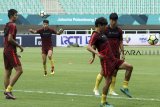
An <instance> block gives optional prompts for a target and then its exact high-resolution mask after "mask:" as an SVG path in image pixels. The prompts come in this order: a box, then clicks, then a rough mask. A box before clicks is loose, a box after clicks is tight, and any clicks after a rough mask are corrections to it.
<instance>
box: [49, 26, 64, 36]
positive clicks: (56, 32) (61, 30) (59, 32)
mask: <svg viewBox="0 0 160 107" xmlns="http://www.w3.org/2000/svg"><path fill="white" fill-rule="evenodd" d="M50 30H51V31H52V33H53V34H56V35H61V34H62V33H63V31H64V30H63V29H62V28H61V29H59V31H55V30H54V29H50Z"/></svg>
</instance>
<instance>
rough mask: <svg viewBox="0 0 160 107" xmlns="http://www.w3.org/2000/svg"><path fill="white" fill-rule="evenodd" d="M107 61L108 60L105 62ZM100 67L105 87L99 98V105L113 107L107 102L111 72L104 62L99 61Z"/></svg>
mask: <svg viewBox="0 0 160 107" xmlns="http://www.w3.org/2000/svg"><path fill="white" fill-rule="evenodd" d="M107 61H108V60H107ZM101 66H102V75H103V76H104V77H105V81H106V82H105V85H104V87H103V90H102V96H101V104H100V107H113V106H112V105H110V104H109V103H108V102H107V94H108V90H109V86H110V84H111V81H112V74H113V73H112V72H111V71H109V70H110V69H109V66H108V65H107V63H106V60H101Z"/></svg>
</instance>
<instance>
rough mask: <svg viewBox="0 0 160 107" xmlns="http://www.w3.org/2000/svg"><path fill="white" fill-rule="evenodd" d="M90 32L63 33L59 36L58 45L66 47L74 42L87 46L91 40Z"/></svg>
mask: <svg viewBox="0 0 160 107" xmlns="http://www.w3.org/2000/svg"><path fill="white" fill-rule="evenodd" d="M90 37H91V35H90V34H73V35H72V34H70V35H67V34H62V35H59V36H57V43H56V45H57V46H63V47H66V46H68V45H72V44H75V43H77V44H79V46H86V45H87V44H88V42H89V40H90Z"/></svg>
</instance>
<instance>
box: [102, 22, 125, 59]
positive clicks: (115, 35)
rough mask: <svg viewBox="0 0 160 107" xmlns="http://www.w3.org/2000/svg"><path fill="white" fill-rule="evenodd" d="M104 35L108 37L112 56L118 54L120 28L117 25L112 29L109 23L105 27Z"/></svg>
mask: <svg viewBox="0 0 160 107" xmlns="http://www.w3.org/2000/svg"><path fill="white" fill-rule="evenodd" d="M105 35H106V36H107V38H108V41H109V44H110V47H111V49H112V52H113V54H114V56H119V55H120V52H119V48H120V43H121V41H123V37H122V30H121V29H120V28H119V27H116V28H114V29H112V28H111V27H110V25H109V26H108V27H107V28H106V32H105Z"/></svg>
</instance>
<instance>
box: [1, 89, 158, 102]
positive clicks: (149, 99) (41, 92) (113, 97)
mask: <svg viewBox="0 0 160 107" xmlns="http://www.w3.org/2000/svg"><path fill="white" fill-rule="evenodd" d="M1 91H2V90H1ZM14 91H15V92H25V93H38V94H53V95H65V96H81V97H95V95H89V94H88V95H86V94H76V93H62V92H60V93H57V92H45V91H31V90H14ZM2 92H3V91H2ZM98 97H100V96H98ZM108 98H111V99H124V100H139V101H157V102H160V99H155V98H127V97H115V96H108Z"/></svg>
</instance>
